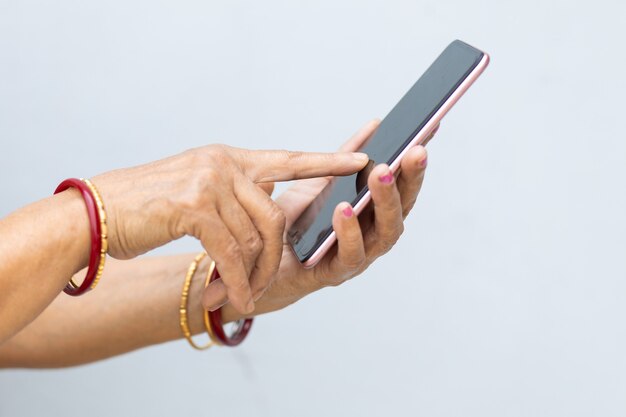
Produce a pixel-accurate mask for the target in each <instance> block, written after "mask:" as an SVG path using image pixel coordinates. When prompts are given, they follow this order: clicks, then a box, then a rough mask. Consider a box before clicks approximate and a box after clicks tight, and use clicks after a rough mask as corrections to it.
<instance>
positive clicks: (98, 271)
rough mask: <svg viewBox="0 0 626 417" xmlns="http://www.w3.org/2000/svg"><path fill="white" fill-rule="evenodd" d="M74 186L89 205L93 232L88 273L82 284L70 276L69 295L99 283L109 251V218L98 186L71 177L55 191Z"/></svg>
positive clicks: (79, 292) (81, 292)
mask: <svg viewBox="0 0 626 417" xmlns="http://www.w3.org/2000/svg"><path fill="white" fill-rule="evenodd" d="M70 187H74V188H76V189H78V191H80V193H81V195H82V196H83V200H85V206H86V207H87V215H88V216H89V231H90V234H91V251H90V253H89V267H88V268H87V275H86V276H85V279H84V280H83V282H82V284H80V285H78V284H76V282H74V278H70V281H69V283H68V284H67V285H66V286H65V288H64V289H63V292H65V293H66V294H68V295H72V296H78V295H82V294H84V293H85V292H87V291H89V290H92V289H94V288H95V287H96V285H98V281H100V277H102V272H103V271H104V261H105V259H106V253H107V251H108V243H107V223H106V221H107V219H106V212H105V211H104V204H103V203H102V198H101V197H100V193H98V190H97V189H96V187H95V186H94V185H93V184H92V182H91V181H89V180H88V179H84V178H81V179H77V178H69V179H67V180H65V181H63V182H62V183H61V184H59V186H58V187H57V188H56V190H55V191H54V194H58V193H60V192H63V191H65V190H67V189H68V188H70Z"/></svg>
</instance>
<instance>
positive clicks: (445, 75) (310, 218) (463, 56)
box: [287, 40, 489, 267]
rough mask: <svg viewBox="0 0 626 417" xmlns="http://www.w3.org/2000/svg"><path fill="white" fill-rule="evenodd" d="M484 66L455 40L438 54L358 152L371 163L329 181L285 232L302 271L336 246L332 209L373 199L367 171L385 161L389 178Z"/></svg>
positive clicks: (484, 59) (358, 207)
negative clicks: (362, 168)
mask: <svg viewBox="0 0 626 417" xmlns="http://www.w3.org/2000/svg"><path fill="white" fill-rule="evenodd" d="M488 63H489V56H488V55H487V54H485V53H484V52H482V51H480V50H478V49H476V48H473V47H472V46H470V45H468V44H466V43H464V42H461V41H458V40H457V41H454V42H452V43H451V44H450V45H449V46H448V47H447V48H446V49H445V50H444V51H443V52H442V53H441V55H440V56H439V57H438V58H437V59H436V60H435V62H433V64H432V65H431V66H430V67H429V68H428V70H427V71H426V72H425V73H424V74H423V75H422V77H421V78H420V79H419V80H417V82H416V83H415V84H414V85H413V87H412V88H411V89H410V90H409V91H408V92H407V93H406V94H405V96H404V97H403V98H402V99H401V100H400V101H399V102H398V104H397V105H396V106H395V107H394V108H393V109H392V111H391V112H390V113H389V115H387V117H386V118H385V119H384V120H383V122H382V123H381V124H380V126H379V128H378V129H377V131H376V133H375V134H373V135H372V136H371V137H370V138H368V140H367V142H366V143H364V144H363V145H362V146H361V147H360V148H359V150H361V151H362V152H365V153H367V154H368V155H369V157H370V160H371V163H370V164H368V166H367V167H366V168H365V169H364V170H362V171H361V172H359V173H357V174H353V175H349V176H346V177H335V178H333V179H332V180H331V181H330V182H329V183H328V184H327V185H326V186H325V187H324V189H323V190H321V192H320V193H319V195H318V196H317V197H316V198H315V199H314V200H313V201H312V202H311V204H310V205H309V206H308V207H307V208H306V209H305V210H304V211H303V212H302V214H301V215H300V217H299V218H298V219H297V220H296V221H295V222H294V223H293V224H292V225H291V227H290V228H289V231H288V233H287V239H288V242H289V244H290V246H291V248H292V249H293V252H294V254H295V255H296V256H297V258H298V259H299V261H300V262H301V263H303V264H304V266H305V267H312V266H314V265H315V264H316V263H317V262H319V261H320V260H321V258H322V257H323V256H324V255H325V254H326V253H327V252H328V251H329V249H330V248H331V247H332V246H333V244H334V243H335V241H336V232H335V230H334V228H333V220H334V218H333V217H334V213H335V211H336V207H337V205H338V204H339V203H341V202H343V201H345V202H349V206H350V208H351V209H353V211H354V212H355V213H356V214H360V213H361V212H362V211H363V209H364V208H365V207H366V206H367V204H368V203H369V201H370V200H371V198H372V196H371V192H370V184H369V183H368V182H367V181H368V179H369V178H370V177H371V176H370V175H369V172H368V171H370V170H371V169H373V167H374V166H375V165H376V164H380V163H386V164H387V165H388V166H389V169H390V173H389V175H391V177H393V173H394V172H396V170H397V169H398V168H399V167H400V164H401V161H402V159H403V157H404V156H405V155H406V154H407V152H408V151H409V150H410V149H411V148H412V147H414V146H416V145H418V144H420V143H423V142H424V141H425V140H426V138H428V137H429V136H430V135H431V134H433V133H434V131H435V129H436V127H437V126H438V125H439V122H440V120H441V119H442V118H443V116H444V115H445V114H446V113H447V112H448V111H449V110H450V108H452V106H453V105H454V104H455V103H456V102H457V101H458V99H459V98H460V97H461V96H462V95H463V93H465V91H466V90H467V89H468V88H469V87H470V86H471V85H472V83H473V82H474V81H475V80H476V79H477V78H478V76H479V75H480V74H481V73H482V72H483V71H484V69H485V68H486V67H487V65H488ZM377 168H378V167H377ZM378 169H382V168H378ZM383 204H384V203H383Z"/></svg>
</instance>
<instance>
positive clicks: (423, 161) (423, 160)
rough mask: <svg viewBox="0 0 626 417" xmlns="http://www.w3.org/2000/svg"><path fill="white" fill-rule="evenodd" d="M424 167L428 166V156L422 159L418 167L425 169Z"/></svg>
mask: <svg viewBox="0 0 626 417" xmlns="http://www.w3.org/2000/svg"><path fill="white" fill-rule="evenodd" d="M426 165H428V156H426V157H424V159H422V161H421V162H420V166H421V167H422V168H426Z"/></svg>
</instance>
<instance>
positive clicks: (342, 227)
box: [330, 202, 365, 279]
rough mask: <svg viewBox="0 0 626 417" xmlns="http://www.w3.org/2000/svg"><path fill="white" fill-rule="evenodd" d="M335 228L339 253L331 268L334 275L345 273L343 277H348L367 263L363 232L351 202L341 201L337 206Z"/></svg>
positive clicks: (334, 214)
mask: <svg viewBox="0 0 626 417" xmlns="http://www.w3.org/2000/svg"><path fill="white" fill-rule="evenodd" d="M333 229H334V230H335V235H336V236H337V255H336V256H335V257H333V259H332V261H331V265H330V270H331V271H332V274H333V276H337V275H339V276H342V275H343V276H342V278H343V279H348V278H350V277H351V276H353V274H354V273H356V272H358V271H359V270H360V269H361V268H362V267H363V265H364V264H365V247H364V246H363V234H362V233H361V227H360V225H359V219H358V217H357V216H356V214H355V213H354V210H353V209H352V206H351V205H350V204H349V203H347V202H343V203H340V204H338V205H337V207H336V208H335V212H334V213H333Z"/></svg>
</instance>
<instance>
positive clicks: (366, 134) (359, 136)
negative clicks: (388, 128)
mask: <svg viewBox="0 0 626 417" xmlns="http://www.w3.org/2000/svg"><path fill="white" fill-rule="evenodd" d="M378 126H380V120H379V119H373V120H370V121H369V122H367V123H366V124H365V126H363V127H362V128H360V129H359V130H358V131H357V132H356V133H355V134H354V135H352V137H351V138H350V139H348V141H347V142H346V143H344V144H343V145H341V148H339V150H340V151H342V152H354V151H356V150H358V149H360V148H361V147H362V146H363V145H364V144H365V142H366V141H367V139H369V138H370V137H371V136H372V135H373V134H374V133H375V132H376V129H378Z"/></svg>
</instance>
